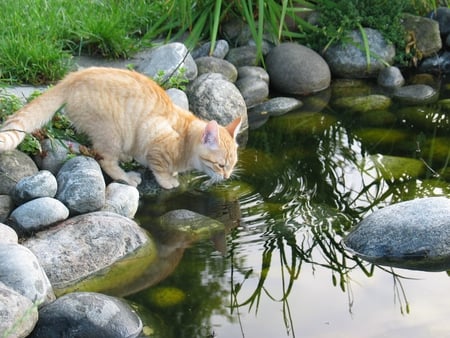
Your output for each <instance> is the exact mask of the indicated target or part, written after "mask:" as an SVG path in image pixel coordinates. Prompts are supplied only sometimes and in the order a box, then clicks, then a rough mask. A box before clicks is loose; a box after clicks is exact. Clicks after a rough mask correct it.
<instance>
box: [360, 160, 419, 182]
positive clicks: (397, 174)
mask: <svg viewBox="0 0 450 338" xmlns="http://www.w3.org/2000/svg"><path fill="white" fill-rule="evenodd" d="M368 160H369V162H368V163H367V162H366V163H365V165H364V169H365V170H369V169H370V168H371V167H372V165H373V168H374V169H376V170H377V172H378V173H379V175H380V176H381V177H382V178H383V179H384V180H386V181H392V180H398V179H402V178H406V179H410V178H417V177H419V176H421V175H423V173H424V172H425V165H424V163H423V162H422V161H420V160H417V159H415V158H407V157H399V156H387V155H380V154H378V155H370V156H369V157H368Z"/></svg>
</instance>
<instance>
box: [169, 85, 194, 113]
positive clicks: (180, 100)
mask: <svg viewBox="0 0 450 338" xmlns="http://www.w3.org/2000/svg"><path fill="white" fill-rule="evenodd" d="M166 93H167V95H169V96H170V99H171V100H172V102H173V103H174V104H176V105H177V106H178V107H181V108H183V109H186V110H189V100H188V97H187V95H186V93H185V92H184V91H182V90H181V89H177V88H169V89H167V90H166Z"/></svg>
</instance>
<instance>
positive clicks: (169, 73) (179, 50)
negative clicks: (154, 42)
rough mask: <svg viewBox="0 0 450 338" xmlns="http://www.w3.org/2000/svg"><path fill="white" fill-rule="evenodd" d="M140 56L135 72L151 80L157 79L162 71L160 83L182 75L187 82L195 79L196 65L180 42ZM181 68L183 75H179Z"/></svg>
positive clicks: (157, 48) (154, 49)
mask: <svg viewBox="0 0 450 338" xmlns="http://www.w3.org/2000/svg"><path fill="white" fill-rule="evenodd" d="M142 56H143V59H142V60H140V61H139V62H138V65H137V67H136V70H137V71H139V72H141V73H143V74H145V75H147V76H150V77H152V78H156V77H158V73H159V72H161V71H162V72H163V73H164V74H163V76H162V77H161V79H160V80H161V81H162V82H167V81H168V79H169V78H170V77H173V76H180V75H183V76H185V77H186V78H187V79H188V80H193V79H195V78H196V77H197V65H196V64H195V61H194V59H193V58H192V56H191V53H189V50H188V49H187V48H186V46H185V45H184V44H182V43H180V42H172V43H168V44H165V45H162V46H159V47H156V48H153V49H151V50H150V51H149V52H148V53H147V54H144V53H143V54H142ZM181 68H184V69H185V72H184V73H180V69H181Z"/></svg>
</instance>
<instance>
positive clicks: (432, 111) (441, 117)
mask: <svg viewBox="0 0 450 338" xmlns="http://www.w3.org/2000/svg"><path fill="white" fill-rule="evenodd" d="M397 115H398V117H399V118H400V119H402V120H404V121H406V124H407V125H413V126H414V127H418V128H420V129H426V130H435V129H436V128H438V129H449V128H450V120H449V118H448V116H447V115H445V114H443V113H442V112H440V111H439V109H438V108H437V107H436V106H435V105H432V106H411V107H403V108H401V109H399V110H398V111H397Z"/></svg>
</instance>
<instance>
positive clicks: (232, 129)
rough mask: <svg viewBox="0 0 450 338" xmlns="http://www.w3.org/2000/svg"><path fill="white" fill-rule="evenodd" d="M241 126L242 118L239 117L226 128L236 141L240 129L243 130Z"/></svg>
mask: <svg viewBox="0 0 450 338" xmlns="http://www.w3.org/2000/svg"><path fill="white" fill-rule="evenodd" d="M241 124H242V117H240V116H239V117H238V118H236V119H234V120H233V121H232V122H231V123H230V124H229V125H227V126H226V127H225V128H226V129H227V130H228V132H229V133H230V135H231V137H232V138H234V139H235V138H236V136H237V134H238V133H239V129H240V128H241Z"/></svg>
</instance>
